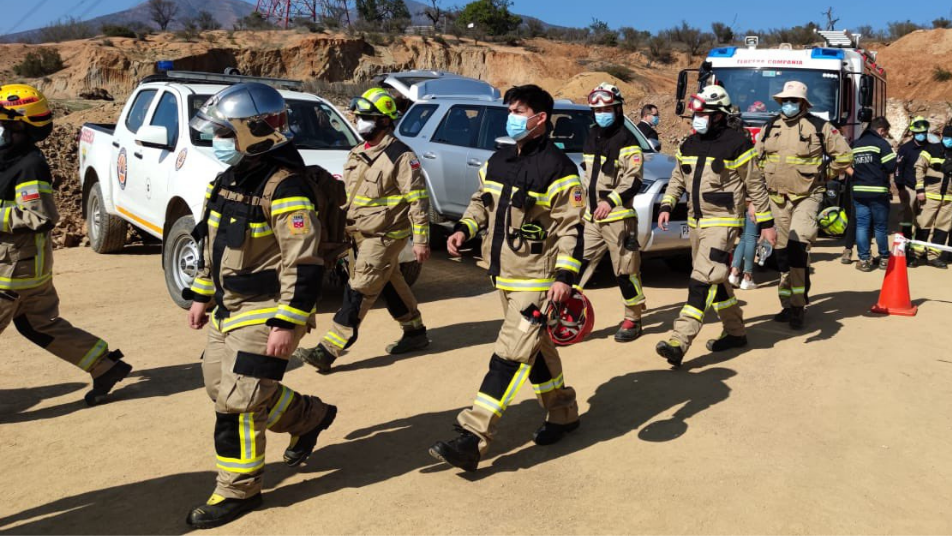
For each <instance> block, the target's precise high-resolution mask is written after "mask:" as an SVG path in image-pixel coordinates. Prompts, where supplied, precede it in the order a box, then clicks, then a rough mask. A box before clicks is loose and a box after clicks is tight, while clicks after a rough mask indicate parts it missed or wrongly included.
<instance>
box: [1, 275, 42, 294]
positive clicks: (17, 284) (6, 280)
mask: <svg viewBox="0 0 952 536" xmlns="http://www.w3.org/2000/svg"><path fill="white" fill-rule="evenodd" d="M51 279H53V274H46V275H42V276H40V277H27V278H10V277H0V290H29V289H32V288H36V287H39V286H41V285H43V284H45V283H47V282H49V281H50V280H51Z"/></svg>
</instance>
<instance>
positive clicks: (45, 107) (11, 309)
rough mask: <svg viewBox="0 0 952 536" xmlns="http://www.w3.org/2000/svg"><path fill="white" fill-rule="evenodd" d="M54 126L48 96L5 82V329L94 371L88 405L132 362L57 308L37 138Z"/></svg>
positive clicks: (1, 264)
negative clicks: (72, 321)
mask: <svg viewBox="0 0 952 536" xmlns="http://www.w3.org/2000/svg"><path fill="white" fill-rule="evenodd" d="M52 130H53V112H52V111H51V110H50V108H49V104H48V102H47V100H46V97H44V96H43V94H42V93H40V92H39V91H38V90H36V89H35V88H33V87H31V86H26V85H21V84H11V85H6V86H2V87H0V332H2V331H4V330H5V329H6V328H7V326H9V325H10V323H11V322H13V325H14V327H15V328H16V330H17V331H19V332H20V334H21V335H23V336H24V337H26V338H27V339H29V340H30V341H31V342H33V343H34V344H36V345H37V346H39V347H40V348H43V349H45V350H46V351H48V352H50V353H51V354H53V355H55V356H56V357H58V358H60V359H62V360H63V361H66V362H68V363H71V364H73V365H76V366H77V367H79V368H81V369H83V370H84V371H86V372H88V373H89V374H90V375H91V376H92V378H93V388H92V390H90V391H89V392H88V393H86V397H85V398H86V403H87V404H89V405H90V406H94V405H96V404H99V403H102V402H104V401H105V400H106V395H107V394H108V393H109V391H110V390H111V389H112V388H113V387H114V386H115V385H116V383H117V382H119V381H121V380H122V379H123V378H125V377H126V376H127V375H128V374H129V372H130V371H131V370H132V367H131V366H129V365H128V364H127V363H125V362H124V361H121V358H122V352H120V351H119V350H114V351H112V352H110V351H109V346H108V345H107V344H106V341H104V340H102V339H100V338H99V337H96V336H95V335H90V334H89V333H86V332H85V331H83V330H81V329H79V328H75V327H73V326H72V325H70V323H69V322H67V321H66V320H64V319H63V318H61V317H60V316H59V297H58V296H57V294H56V289H55V288H54V287H53V242H52V241H51V240H50V231H51V230H52V229H53V226H55V225H56V222H57V221H58V220H59V214H58V213H57V211H56V204H55V203H54V201H53V186H52V182H53V178H52V175H51V174H50V167H49V165H48V164H47V163H46V159H45V158H44V157H43V153H42V152H41V151H40V149H38V148H37V147H36V145H35V144H36V143H37V142H40V141H42V140H44V139H46V138H47V137H48V136H49V135H50V132H52Z"/></svg>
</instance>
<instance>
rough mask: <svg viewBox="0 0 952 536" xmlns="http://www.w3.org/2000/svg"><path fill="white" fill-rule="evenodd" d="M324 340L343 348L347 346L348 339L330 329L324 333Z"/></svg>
mask: <svg viewBox="0 0 952 536" xmlns="http://www.w3.org/2000/svg"><path fill="white" fill-rule="evenodd" d="M324 340H325V341H327V342H329V343H331V344H333V345H334V346H336V347H338V348H340V349H341V350H343V349H344V347H345V346H347V341H345V340H344V339H343V338H342V337H341V336H340V335H338V334H336V333H334V332H333V331H328V332H327V333H326V334H325V335H324Z"/></svg>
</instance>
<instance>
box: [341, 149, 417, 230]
mask: <svg viewBox="0 0 952 536" xmlns="http://www.w3.org/2000/svg"><path fill="white" fill-rule="evenodd" d="M344 183H345V186H346V188H347V197H348V205H347V206H348V210H347V224H348V231H350V232H355V233H360V234H363V235H366V236H387V237H390V238H396V239H400V238H407V237H409V236H411V235H413V243H414V244H428V243H429V242H430V220H429V206H430V202H429V196H428V195H427V193H426V182H425V181H424V179H423V175H422V174H421V173H420V161H419V160H418V159H417V157H416V155H415V154H414V153H413V151H412V150H411V149H410V148H409V147H407V146H406V144H404V143H403V142H402V141H400V140H398V139H397V138H395V137H394V136H393V134H387V135H386V136H385V137H384V138H383V140H381V142H380V143H378V144H377V145H374V146H368V145H367V144H362V145H358V146H357V147H355V148H354V149H353V150H351V152H350V155H349V156H348V158H347V163H346V164H344Z"/></svg>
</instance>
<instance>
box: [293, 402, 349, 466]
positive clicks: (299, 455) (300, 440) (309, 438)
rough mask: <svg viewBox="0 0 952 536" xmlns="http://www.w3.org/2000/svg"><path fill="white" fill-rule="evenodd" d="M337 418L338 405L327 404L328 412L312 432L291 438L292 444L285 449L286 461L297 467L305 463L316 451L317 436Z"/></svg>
mask: <svg viewBox="0 0 952 536" xmlns="http://www.w3.org/2000/svg"><path fill="white" fill-rule="evenodd" d="M336 418H337V406H330V405H329V406H327V413H325V414H324V418H323V419H321V422H319V423H317V426H315V427H314V428H313V429H311V431H310V432H305V433H304V434H302V435H299V436H298V437H296V438H293V439H292V440H291V444H290V445H289V446H288V448H287V449H285V451H284V463H286V464H288V465H289V466H291V467H297V466H298V465H301V464H302V463H304V460H306V459H307V457H308V456H310V455H311V453H312V452H314V446H315V445H317V437H318V436H319V435H321V432H323V431H324V430H327V429H328V428H330V426H331V425H332V424H334V419H336Z"/></svg>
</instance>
